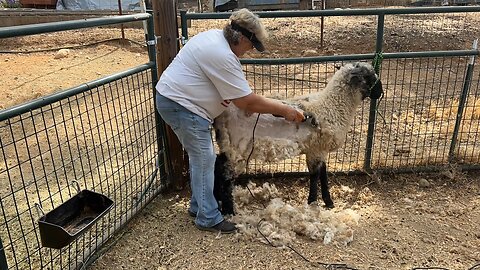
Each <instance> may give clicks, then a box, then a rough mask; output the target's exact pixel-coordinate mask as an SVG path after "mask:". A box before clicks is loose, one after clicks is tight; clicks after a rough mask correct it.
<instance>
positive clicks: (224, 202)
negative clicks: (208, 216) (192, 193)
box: [213, 153, 235, 215]
mask: <svg viewBox="0 0 480 270" xmlns="http://www.w3.org/2000/svg"><path fill="white" fill-rule="evenodd" d="M227 161H228V160H227V156H226V155H225V153H221V154H219V155H217V159H216V160H215V182H214V183H215V184H214V186H213V195H214V196H215V199H216V200H217V202H218V206H219V209H220V212H222V214H223V215H234V214H235V213H234V211H233V181H232V177H231V175H232V174H231V173H229V171H228V167H227V165H228V164H227Z"/></svg>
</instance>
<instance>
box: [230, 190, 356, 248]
mask: <svg viewBox="0 0 480 270" xmlns="http://www.w3.org/2000/svg"><path fill="white" fill-rule="evenodd" d="M248 187H249V188H250V190H251V192H252V193H253V196H254V197H252V194H251V193H250V191H248V189H247V188H243V187H239V186H236V187H235V189H234V192H233V195H234V198H235V203H236V209H237V215H236V216H234V217H233V218H232V220H233V221H234V222H236V223H237V224H238V225H237V226H238V228H239V232H240V234H238V236H239V237H240V238H242V239H244V240H247V241H248V240H250V241H261V242H263V243H268V242H270V243H272V244H273V245H274V246H277V247H284V246H286V245H290V244H292V243H293V242H294V241H295V240H296V239H297V236H303V237H308V238H309V239H312V240H314V241H322V242H323V243H324V244H330V243H339V244H342V245H348V243H350V242H352V241H353V232H354V229H353V228H354V227H355V226H356V225H357V224H358V220H359V219H360V215H359V214H358V213H357V212H356V211H354V210H352V209H332V210H326V209H324V208H323V207H320V206H317V205H307V204H304V205H292V204H290V203H286V202H284V201H283V200H282V199H281V198H279V195H280V192H279V191H278V189H277V188H276V187H275V185H273V184H269V183H264V184H263V185H262V186H257V185H256V184H254V183H252V182H250V183H249V184H248ZM260 232H261V233H260ZM262 234H263V236H262ZM265 237H266V238H267V239H268V241H267V240H266V239H265Z"/></svg>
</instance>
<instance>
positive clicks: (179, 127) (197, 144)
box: [156, 93, 223, 227]
mask: <svg viewBox="0 0 480 270" xmlns="http://www.w3.org/2000/svg"><path fill="white" fill-rule="evenodd" d="M156 102H157V104H156V105H157V110H158V112H159V113H160V116H161V117H162V119H163V120H164V121H165V123H167V124H168V125H169V126H170V127H171V128H172V130H173V131H174V132H175V134H176V135H177V137H178V140H179V141H180V143H181V144H182V145H183V148H184V149H185V150H186V151H187V153H188V161H189V163H190V186H191V189H192V198H191V200H190V209H189V211H191V212H192V213H196V214H197V217H196V218H195V223H196V224H197V225H200V226H202V227H212V226H215V225H217V224H218V223H220V222H222V221H223V216H222V214H221V213H220V211H219V210H218V203H217V201H216V200H215V197H214V196H213V183H214V170H215V159H216V154H215V151H214V148H213V141H212V135H211V124H210V121H208V120H206V119H205V118H202V117H200V116H198V115H197V114H194V113H192V112H191V111H189V110H187V109H186V108H185V107H183V106H181V105H179V104H178V103H176V102H174V101H172V100H170V99H168V98H166V97H164V96H162V95H160V94H158V93H157V95H156Z"/></svg>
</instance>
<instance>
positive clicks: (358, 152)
mask: <svg viewBox="0 0 480 270" xmlns="http://www.w3.org/2000/svg"><path fill="white" fill-rule="evenodd" d="M479 11H480V7H479V6H470V7H431V8H393V9H361V10H318V11H279V12H257V13H256V14H258V15H259V16H260V17H262V18H288V17H319V16H326V17H327V18H328V17H332V16H357V17H356V18H359V21H361V22H362V23H364V24H368V25H370V26H371V27H370V28H371V29H376V34H375V32H374V31H370V32H371V33H370V32H369V33H366V34H371V35H372V38H371V43H372V44H371V50H372V51H374V53H370V54H369V53H366V54H365V53H363V54H354V55H326V56H318V57H298V58H275V59H241V62H242V64H243V65H244V72H245V74H246V76H247V79H248V80H249V82H250V84H251V86H252V88H253V89H254V91H255V92H256V93H259V94H262V95H266V96H276V97H282V98H289V97H293V96H297V95H304V94H308V93H312V92H316V91H321V89H322V88H323V87H324V86H325V85H326V83H327V78H329V77H330V76H332V75H333V73H334V72H335V70H336V68H335V67H336V66H338V65H342V64H344V63H345V62H349V61H366V62H371V63H372V62H375V61H374V59H375V58H376V57H379V58H381V59H383V61H380V62H379V63H377V64H378V65H377V66H375V68H376V69H377V71H378V73H379V74H380V75H381V78H382V81H383V85H384V88H385V96H384V98H383V99H382V100H380V101H379V102H378V104H377V103H368V102H366V103H364V105H363V107H362V108H361V109H360V110H359V112H358V116H357V117H356V118H355V119H354V123H353V126H352V129H351V130H350V132H349V133H348V134H347V137H346V141H345V147H343V148H342V149H340V150H339V151H338V152H335V153H331V154H330V157H329V160H328V164H329V170H330V171H331V172H336V173H348V174H351V173H361V172H365V171H367V172H368V171H370V170H384V171H388V172H408V171H434V170H438V169H439V168H441V167H443V166H445V165H448V164H449V162H450V160H449V156H451V158H453V159H455V161H456V162H460V163H462V164H461V165H462V166H463V167H465V168H478V167H480V166H479V162H478V160H479V159H480V158H477V157H476V155H478V149H477V148H478V146H477V145H476V144H475V142H476V138H477V137H478V130H476V129H475V128H472V125H471V124H470V125H469V127H470V129H469V133H468V134H466V131H465V123H464V121H465V119H466V118H469V119H470V120H468V121H470V122H473V121H472V118H473V119H475V117H476V114H475V113H474V111H475V105H477V104H478V103H476V99H475V98H474V97H472V93H473V92H475V93H476V89H477V88H478V76H477V75H476V74H478V71H476V70H475V68H474V67H473V65H471V66H469V65H468V61H469V59H474V57H475V56H477V55H478V54H479V51H478V49H477V48H474V49H472V50H463V49H462V50H459V49H456V50H440V51H439V50H435V47H433V46H432V47H431V48H428V49H429V51H420V52H415V51H413V52H385V44H389V40H388V39H389V36H390V35H393V34H395V33H394V32H392V31H393V30H394V29H395V27H396V26H397V27H398V24H399V22H400V24H407V23H412V22H417V21H418V22H420V21H421V20H422V18H428V19H429V20H425V21H428V22H430V21H431V20H430V19H431V18H430V17H426V16H427V15H428V14H431V15H428V16H431V17H432V18H433V19H436V18H437V17H436V16H439V14H445V17H442V20H441V23H440V24H432V25H429V24H428V23H426V24H424V25H421V27H419V29H421V31H422V32H421V33H420V32H419V33H411V35H412V36H413V37H415V36H416V35H418V36H419V40H421V41H422V42H426V43H427V44H428V43H429V42H430V40H428V39H421V36H423V35H424V34H425V33H427V32H429V31H431V32H438V31H444V32H445V33H447V34H452V33H453V34H454V33H455V31H459V28H461V27H462V26H461V25H466V24H468V20H469V18H471V17H468V18H467V17H466V15H465V14H470V15H471V16H475V14H476V13H475V12H477V13H478V12H479ZM229 16H230V14H229V13H221V14H218V13H216V14H210V13H202V14H198V13H186V12H182V13H181V21H182V36H183V39H184V41H187V40H188V32H189V30H188V27H187V21H188V20H203V19H227V18H228V17H229ZM365 16H370V17H368V20H366V19H365V18H367V17H365ZM371 16H376V17H377V21H376V25H375V20H372V18H374V17H371ZM462 16H463V17H462ZM412 18H413V20H412ZM425 21H424V22H425ZM459 21H460V22H461V24H460V25H456V24H455V23H457V22H459ZM370 28H369V29H370ZM472 29H473V28H472ZM472 29H468V27H467V29H463V30H465V31H471V33H472V38H475V37H478V36H479V35H480V33H477V32H475V31H476V30H475V31H473V30H472ZM475 29H476V28H475ZM386 31H388V33H387V32H386ZM449 31H450V32H449ZM469 33H470V32H469ZM432 44H434V43H433V42H432ZM364 45H365V44H364ZM456 45H457V46H458V45H461V44H456ZM366 47H368V46H366ZM388 48H389V49H392V47H391V46H390V47H388ZM380 64H381V65H380ZM467 70H468V71H467ZM466 71H467V73H466ZM467 86H468V88H469V89H471V91H470V93H468V92H467V91H466V90H467V89H466V87H467ZM462 93H463V94H462ZM447 104H450V105H449V106H447ZM442 113H444V115H443V116H441V115H442ZM453 115H455V116H453ZM452 116H453V118H452ZM462 119H463V120H462ZM473 126H478V125H473ZM460 134H462V135H460ZM459 137H461V138H459ZM467 138H468V139H467ZM467 144H468V147H469V150H465V149H463V148H465V147H466V146H465V145H467ZM450 146H451V147H450ZM450 148H451V149H450ZM460 148H462V149H463V150H460ZM449 152H450V155H449ZM454 153H455V154H454ZM459 153H463V154H464V155H463V156H459V155H458V154H459ZM463 160H469V161H470V162H469V163H465V162H463ZM248 172H250V173H249V175H246V176H245V175H244V176H243V177H252V176H253V177H264V176H272V175H289V174H295V175H304V174H305V173H306V172H307V168H306V166H305V158H304V157H303V156H300V157H296V158H293V159H291V160H287V161H284V162H280V163H277V164H266V163H256V162H255V161H254V160H252V161H251V162H250V167H249V168H248Z"/></svg>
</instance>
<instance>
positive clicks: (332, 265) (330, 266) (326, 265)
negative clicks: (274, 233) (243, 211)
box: [246, 113, 358, 270]
mask: <svg viewBox="0 0 480 270" xmlns="http://www.w3.org/2000/svg"><path fill="white" fill-rule="evenodd" d="M259 119H260V113H259V114H258V116H257V120H256V121H255V125H254V126H253V130H252V149H251V150H250V153H249V154H248V157H247V160H246V170H247V172H248V163H249V162H250V158H251V157H252V154H253V150H254V148H255V129H256V128H257V124H258V120H259ZM247 190H248V191H249V192H250V195H252V197H253V198H254V199H255V200H257V198H255V195H254V194H253V192H252V191H251V190H250V188H249V187H248V185H247ZM260 203H261V204H262V205H263V207H264V208H266V205H265V204H264V203H263V202H262V201H260ZM264 221H265V219H264V218H262V219H261V220H260V221H259V222H258V223H257V231H258V233H260V235H262V237H263V238H264V239H265V241H267V243H268V244H270V246H272V247H276V246H275V245H274V244H273V243H272V242H270V240H269V239H268V238H267V236H265V234H263V233H262V231H261V230H260V224H261V223H262V222H264ZM285 246H286V247H288V248H289V249H290V250H292V251H293V252H295V253H296V254H297V255H298V256H300V257H301V258H302V259H303V260H304V261H306V262H308V263H311V264H315V265H318V266H323V267H324V268H325V269H329V270H330V269H331V270H334V269H345V270H358V269H356V268H351V267H349V266H348V265H346V264H343V263H341V264H337V263H322V262H312V261H310V260H309V259H308V258H306V257H305V256H304V255H302V254H301V253H300V252H298V251H297V250H296V249H294V248H293V247H291V246H289V245H285Z"/></svg>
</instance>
